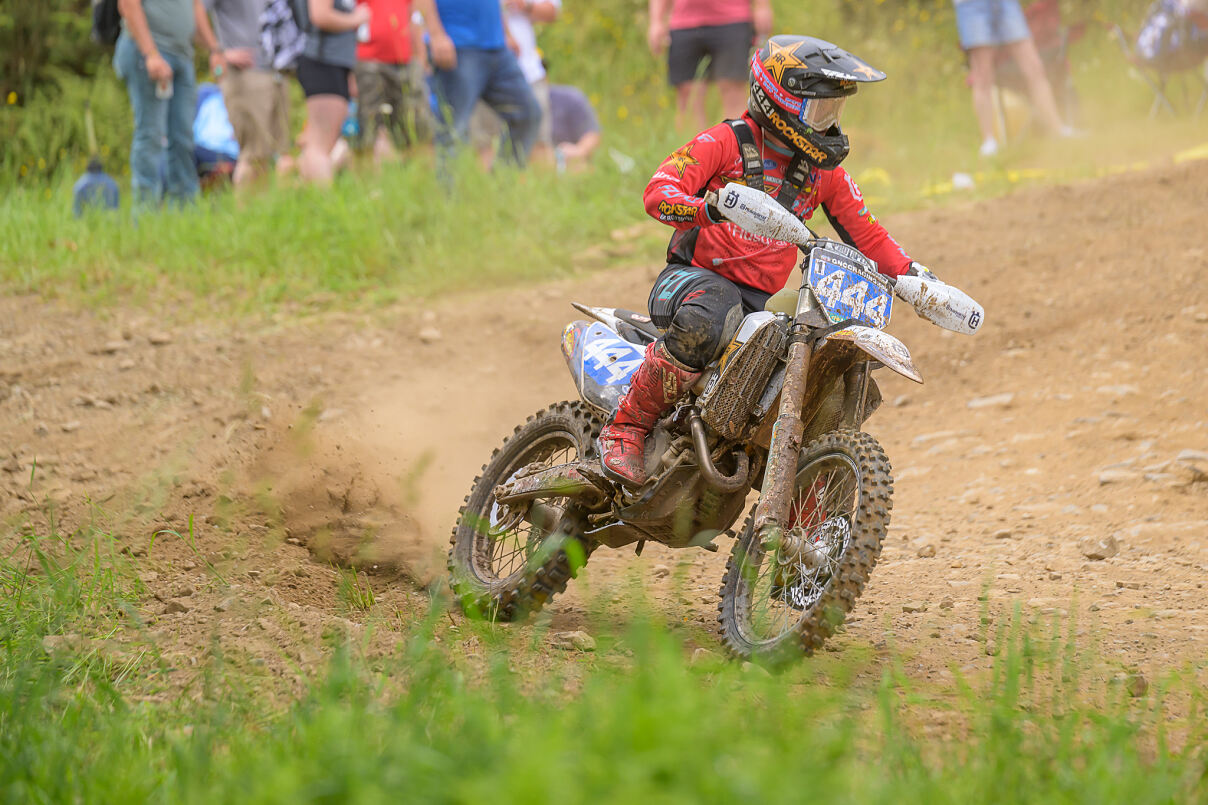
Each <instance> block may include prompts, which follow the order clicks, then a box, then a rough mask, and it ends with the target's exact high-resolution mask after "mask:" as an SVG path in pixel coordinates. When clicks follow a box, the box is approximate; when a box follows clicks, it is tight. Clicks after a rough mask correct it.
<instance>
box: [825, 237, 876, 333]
mask: <svg viewBox="0 0 1208 805" xmlns="http://www.w3.org/2000/svg"><path fill="white" fill-rule="evenodd" d="M852 251H853V252H855V250H854V249H853V250H852ZM856 256H858V257H859V258H860V260H861V261H864V260H866V259H867V258H864V256H863V255H860V254H859V253H858V252H855V254H854V255H847V254H843V253H840V252H838V251H837V250H835V249H834V248H833V247H827V248H822V249H815V250H814V251H813V252H812V253H811V254H810V264H809V277H808V279H809V284H810V287H811V288H813V289H814V293H815V294H817V296H818V300H819V301H820V302H822V306H823V307H824V308H826V315H827V316H828V317H829V318H830V320H831V321H832V322H840V321H845V320H846V319H855V320H856V321H858V322H860V323H861V324H864V325H867V326H869V327H875V328H877V329H878V330H880V329H881V328H883V327H884V326H885V325H886V324H888V323H889V315H890V313H891V312H892V310H893V293H892V292H891V291H890V289H889V282H888V281H887V280H885V279H884V278H883V277H882V276H881V275H880V274H878V273H876V271H875V270H873V269H872V268H871V267H870V266H865V265H863V263H862V262H857V260H856V259H853V258H854V257H856Z"/></svg>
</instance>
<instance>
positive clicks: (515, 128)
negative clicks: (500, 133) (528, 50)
mask: <svg viewBox="0 0 1208 805" xmlns="http://www.w3.org/2000/svg"><path fill="white" fill-rule="evenodd" d="M492 56H493V59H492V61H493V62H494V65H493V66H494V69H492V70H491V71H490V78H489V79H488V81H487V85H486V87H485V88H484V89H483V93H482V99H483V100H484V101H486V102H487V105H488V106H490V107H491V108H492V109H494V110H495V114H497V115H499V116H500V117H501V118H503V122H504V123H505V124H506V125H507V130H508V144H507V145H506V146H505V147H504V152H505V153H507V154H510V155H511V158H512V159H513V160H514V161H515V163H516V164H517V165H519V166H522V167H523V166H524V164H525V163H526V162H527V161H528V156H529V152H530V151H532V150H533V143H535V142H536V141H537V129H538V128H539V127H540V126H541V106H540V105H539V104H538V103H537V96H535V95H534V94H533V89H532V87H530V86H529V83H528V81H526V80H525V78H524V73H523V72H521V70H520V63H519V62H518V61H516V56H515V54H513V53H512V51H510V50H507V49H504V50H499V51H492Z"/></svg>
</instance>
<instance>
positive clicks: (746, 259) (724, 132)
mask: <svg viewBox="0 0 1208 805" xmlns="http://www.w3.org/2000/svg"><path fill="white" fill-rule="evenodd" d="M743 120H745V121H746V123H747V125H748V126H750V128H751V134H752V135H754V138H755V145H756V147H757V148H759V149H760V150H761V152H762V153H763V159H764V167H763V171H764V175H763V181H764V189H765V190H766V191H767V192H768V193H770V194H771V195H773V196H775V195H776V194H777V193H779V192H780V185H781V183H782V181H783V178H784V171H785V169H786V168H787V167H788V163H789V159H790V155H789V154H788V153H786V152H783V151H781V150H780V149H777V148H775V147H774V146H773V145H772V144H771V143H767V144H766V145H765V143H764V141H763V131H762V130H761V129H760V128H759V125H758V124H757V123H755V121H753V120H752V119H751V118H750V116H749V115H743ZM742 179H743V173H742V156H741V155H740V153H739V149H738V138H737V137H736V136H735V135H734V130H733V129H731V128H730V125H729V124H727V123H718V124H717V125H716V126H713V127H712V128H709V129H706V130H705V131H702V132H701V133H700V134H698V135H696V138H695V139H693V140H692V141H691V142H689V143H688V144H687V145H685V146H684V147H683V148H681V149H679V150H678V151H676V152H675V153H674V154H672V155H671V156H669V157H668V158H667V159H666V160H664V161H663V164H662V165H660V166H659V169H658V171H657V172H655V174H654V176H653V177H651V179H650V183H649V184H648V185H646V193H645V197H644V201H645V204H646V212H648V213H649V214H650V215H651V216H652V217H654V218H656V219H658V220H660V221H663V222H664V223H666V224H669V225H671V226H673V227H675V228H676V229H679V230H690V229H692V228H694V227H700V230H699V232H698V233H697V236H696V239H695V243H692V242H691V238H683V239H673V248H675V249H676V251H677V256H678V257H681V258H683V259H688V260H690V261H691V264H692V265H695V266H700V267H701V268H708V269H710V270H712V271H716V272H717V273H718V274H721V275H722V276H723V277H725V278H726V279H730V280H733V281H734V282H737V283H741V284H742V285H747V286H750V287H752V288H758V289H759V290H761V291H766V292H768V293H775V292H776V291H779V290H780V289H781V288H783V287H784V283H785V282H786V281H787V280H788V278H789V274H790V273H791V272H792V270H793V267H794V266H795V265H796V264H797V247H796V246H794V245H792V244H791V243H785V242H783V241H779V240H772V241H769V240H768V239H767V238H761V237H759V236H757V235H751V234H748V233H747V232H745V231H744V230H742V229H739V228H738V227H737V226H736V225H735V224H732V223H730V222H728V221H723V222H722V223H720V224H715V223H713V222H712V221H711V220H710V219H709V217H708V215H707V214H706V213H705V202H704V199H703V198H702V197H703V196H704V194H705V193H706V191H709V190H717V189H719V188H721V187H724V186H725V185H726V184H728V183H729V182H741V181H742ZM819 205H821V206H822V208H823V211H824V212H825V213H827V214H828V215H829V216H830V218H831V220H832V221H833V223H834V224H835V228H836V229H837V230H838V231H839V235H840V237H842V238H843V239H844V240H847V241H849V242H850V243H852V244H854V245H855V247H856V248H857V249H859V250H860V251H862V252H863V253H864V254H865V255H866V256H868V257H869V258H871V259H873V260H875V261H876V263H877V269H878V270H879V271H880V272H881V273H882V274H887V275H889V276H891V277H896V276H899V275H900V274H903V273H905V271H906V269H908V268H910V262H911V260H910V257H909V256H908V255H907V254H906V252H905V251H904V250H903V249H902V247H901V246H899V245H898V244H897V241H895V240H894V239H893V238H891V237H890V236H889V233H888V232H886V231H885V227H883V226H881V225H880V224H879V223H878V222H877V218H876V216H875V215H873V214H872V213H871V212H870V211H869V209H868V205H867V204H865V203H864V196H863V195H862V194H861V193H860V188H859V187H857V186H856V182H855V180H854V179H852V178H851V176H850V175H849V174H848V173H847V171H845V170H843V168H835V169H834V170H819V169H817V168H815V169H813V170H811V171H810V177H809V181H808V182H807V183H806V185H805V186H804V187H802V188H801V193H800V194H799V195H798V196H797V200H796V201H795V202H793V212H794V213H795V214H796V215H797V217H798V218H800V219H801V220H803V221H807V220H809V219H810V217H811V216H813V214H814V211H815V210H816V209H818V207H819ZM677 240H678V241H679V245H678V246H677V245H676V241H677ZM685 247H686V248H689V249H691V255H690V256H689V255H684V254H679V251H680V250H681V249H683V248H685Z"/></svg>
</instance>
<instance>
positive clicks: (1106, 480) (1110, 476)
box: [1098, 470, 1139, 486]
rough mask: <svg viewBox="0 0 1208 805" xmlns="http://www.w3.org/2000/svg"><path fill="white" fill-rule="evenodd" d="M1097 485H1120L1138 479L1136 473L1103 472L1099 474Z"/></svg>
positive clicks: (1123, 471)
mask: <svg viewBox="0 0 1208 805" xmlns="http://www.w3.org/2000/svg"><path fill="white" fill-rule="evenodd" d="M1098 477H1099V485H1100V486H1106V485H1107V484H1121V483H1128V482H1129V481H1135V480H1137V478H1138V477H1139V476H1138V475H1137V473H1135V472H1130V471H1129V470H1104V471H1103V472H1101V473H1099V476H1098Z"/></svg>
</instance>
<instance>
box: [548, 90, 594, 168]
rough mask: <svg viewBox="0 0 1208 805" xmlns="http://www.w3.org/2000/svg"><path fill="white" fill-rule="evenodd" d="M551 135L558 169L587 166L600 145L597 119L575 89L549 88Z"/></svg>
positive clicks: (588, 102) (581, 94) (583, 97)
mask: <svg viewBox="0 0 1208 805" xmlns="http://www.w3.org/2000/svg"><path fill="white" fill-rule="evenodd" d="M549 110H550V115H549V116H550V136H551V138H552V140H553V143H554V153H555V154H556V161H557V164H558V168H559V169H560V170H561V169H563V168H564V167H567V168H574V167H575V166H577V165H583V164H586V163H587V161H588V160H589V159H590V158H591V155H592V152H593V151H595V150H596V149H597V148H598V147H599V146H600V120H599V118H597V117H596V110H595V109H593V108H592V107H591V101H589V100H587V96H586V95H584V94H583V93H582V91H580V90H579V89H578V88H577V87H568V86H565V85H563V84H553V85H551V86H550V88H549Z"/></svg>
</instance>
